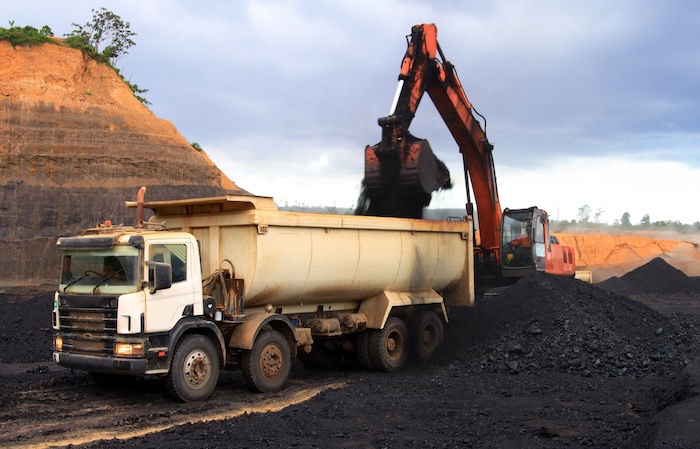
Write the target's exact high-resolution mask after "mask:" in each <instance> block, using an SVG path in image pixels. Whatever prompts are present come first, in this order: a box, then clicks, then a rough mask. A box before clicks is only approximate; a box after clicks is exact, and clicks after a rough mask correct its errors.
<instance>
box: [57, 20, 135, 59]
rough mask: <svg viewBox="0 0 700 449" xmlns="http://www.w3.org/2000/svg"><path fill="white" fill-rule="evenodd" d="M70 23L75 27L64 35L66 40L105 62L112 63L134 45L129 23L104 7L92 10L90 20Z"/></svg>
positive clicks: (133, 34)
mask: <svg viewBox="0 0 700 449" xmlns="http://www.w3.org/2000/svg"><path fill="white" fill-rule="evenodd" d="M72 25H73V26H74V27H75V29H74V30H73V31H71V32H70V33H69V34H67V35H66V42H67V43H68V44H69V45H70V46H72V47H75V48H79V49H80V50H83V51H84V52H86V53H87V54H88V55H89V56H91V57H92V58H94V59H98V60H100V61H102V62H104V63H107V64H114V62H116V61H117V59H119V58H120V57H122V56H124V55H126V54H128V53H129V51H128V50H129V48H131V47H133V46H134V45H136V43H135V42H134V41H133V40H131V38H132V37H133V36H136V33H134V32H133V31H131V24H130V23H129V22H125V21H123V20H122V18H121V17H119V16H118V15H117V14H115V13H113V12H112V11H108V10H107V9H105V8H100V9H99V10H97V11H96V10H94V9H93V10H92V22H88V23H86V24H85V25H78V24H77V23H73V24H72Z"/></svg>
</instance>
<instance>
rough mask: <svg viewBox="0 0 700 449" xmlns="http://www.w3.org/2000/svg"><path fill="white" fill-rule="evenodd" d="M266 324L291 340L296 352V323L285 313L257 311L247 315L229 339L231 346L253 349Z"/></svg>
mask: <svg viewBox="0 0 700 449" xmlns="http://www.w3.org/2000/svg"><path fill="white" fill-rule="evenodd" d="M265 326H270V327H271V328H273V329H274V330H276V331H279V332H280V333H281V334H282V335H284V337H285V338H286V339H287V340H288V341H289V343H290V348H291V350H292V354H294V353H296V351H295V350H296V341H297V337H296V331H295V329H294V325H293V324H292V322H291V321H290V320H289V318H287V317H286V316H284V315H279V314H276V313H264V312H256V313H251V314H250V315H246V317H245V318H244V320H243V323H241V324H239V325H238V326H237V327H236V329H234V331H233V333H232V334H231V338H230V339H229V342H228V346H229V348H235V349H245V350H251V349H253V344H254V343H255V339H256V338H257V337H258V334H259V333H260V331H261V330H262V329H263V327H265Z"/></svg>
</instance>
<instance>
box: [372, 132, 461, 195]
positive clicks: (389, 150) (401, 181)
mask: <svg viewBox="0 0 700 449" xmlns="http://www.w3.org/2000/svg"><path fill="white" fill-rule="evenodd" d="M411 137H412V136H411ZM406 140H409V139H406ZM406 140H404V141H402V142H401V144H400V145H398V146H392V147H386V146H382V144H381V143H380V144H377V145H372V146H367V147H366V148H365V181H364V184H365V189H366V190H367V193H369V194H370V195H381V194H382V193H384V191H385V190H387V189H392V188H393V189H396V190H397V191H398V192H400V194H402V195H411V194H428V195H430V194H431V193H432V192H434V191H436V190H438V189H440V188H449V187H450V186H451V184H450V173H449V171H448V169H447V167H446V166H445V164H444V163H443V162H442V161H440V160H439V159H438V158H437V157H436V156H435V154H434V153H433V150H432V149H431V148H430V144H429V143H428V141H427V140H425V139H417V138H413V137H412V138H411V139H410V140H409V141H408V142H407V141H406Z"/></svg>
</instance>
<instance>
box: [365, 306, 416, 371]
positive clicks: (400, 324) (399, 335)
mask: <svg viewBox="0 0 700 449" xmlns="http://www.w3.org/2000/svg"><path fill="white" fill-rule="evenodd" d="M408 348H409V341H408V327H407V326H406V323H404V321H403V320H402V319H401V318H397V317H389V319H387V320H386V325H384V328H383V329H373V330H372V331H371V332H370V334H369V357H370V360H371V362H372V366H374V369H376V370H377V371H384V372H393V371H398V370H400V369H401V368H403V366H404V365H405V364H406V360H407V359H408Z"/></svg>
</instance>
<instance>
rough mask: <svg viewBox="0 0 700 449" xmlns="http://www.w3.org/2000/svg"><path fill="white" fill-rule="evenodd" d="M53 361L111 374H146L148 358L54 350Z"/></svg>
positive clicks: (70, 366)
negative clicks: (127, 357) (101, 355)
mask: <svg viewBox="0 0 700 449" xmlns="http://www.w3.org/2000/svg"><path fill="white" fill-rule="evenodd" d="M53 361H54V362H56V363H58V364H59V365H61V366H65V367H66V368H74V369H80V370H84V371H92V372H96V373H111V374H130V375H139V374H146V371H147V369H148V360H146V359H123V358H116V357H99V356H94V355H82V354H69V353H65V352H54V353H53Z"/></svg>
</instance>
